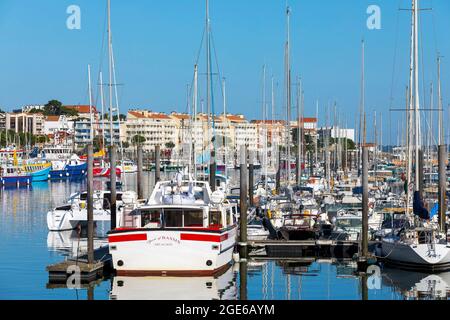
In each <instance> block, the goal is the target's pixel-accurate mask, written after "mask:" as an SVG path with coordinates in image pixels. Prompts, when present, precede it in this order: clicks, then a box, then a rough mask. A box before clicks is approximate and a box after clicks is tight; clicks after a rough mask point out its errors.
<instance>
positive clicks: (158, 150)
mask: <svg viewBox="0 0 450 320" xmlns="http://www.w3.org/2000/svg"><path fill="white" fill-rule="evenodd" d="M160 180H161V147H160V146H155V183H157V182H159V181H160Z"/></svg>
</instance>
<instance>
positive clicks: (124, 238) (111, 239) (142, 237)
mask: <svg viewBox="0 0 450 320" xmlns="http://www.w3.org/2000/svg"><path fill="white" fill-rule="evenodd" d="M145 240H147V234H146V233H139V234H126V235H120V236H110V237H109V238H108V242H109V243H114V242H127V241H145Z"/></svg>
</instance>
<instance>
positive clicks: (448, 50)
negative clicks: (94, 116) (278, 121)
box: [0, 0, 450, 143]
mask: <svg viewBox="0 0 450 320" xmlns="http://www.w3.org/2000/svg"><path fill="white" fill-rule="evenodd" d="M210 2H211V10H210V11H211V12H210V13H211V20H212V28H213V36H214V41H215V47H216V52H217V56H218V62H219V67H220V69H221V74H222V76H224V77H226V79H227V100H228V109H229V111H230V112H234V113H244V114H245V115H246V116H247V117H248V118H251V119H254V118H261V77H262V65H263V64H267V68H268V71H267V72H268V77H270V76H271V75H272V74H273V75H274V76H275V78H276V79H277V81H278V82H279V90H278V92H277V108H278V110H277V113H278V114H280V113H282V112H284V111H282V104H283V99H282V96H283V45H284V41H285V0H210ZM410 2H411V1H410V0H370V1H369V0H340V1H337V0H290V3H289V4H290V6H291V10H292V14H291V20H292V24H291V33H292V67H293V77H296V76H297V75H300V76H301V77H302V79H303V81H304V90H305V110H306V115H307V116H308V115H310V116H312V115H314V113H315V101H316V99H319V101H320V108H321V110H322V111H321V114H320V115H321V117H320V121H321V122H323V121H324V120H325V119H324V117H323V110H324V107H325V106H326V105H327V104H328V103H329V102H334V101H337V104H338V108H339V110H340V113H341V114H342V116H341V118H342V119H346V121H347V123H348V126H351V127H353V126H354V124H355V115H356V114H357V110H358V106H359V99H360V88H359V86H360V84H359V83H360V69H361V68H360V41H361V39H362V38H363V37H364V38H365V41H366V62H367V66H366V80H367V83H366V86H367V110H368V111H372V110H378V111H379V112H383V113H384V115H383V126H384V130H385V134H384V139H389V134H388V133H387V131H388V125H389V123H388V119H389V106H390V104H391V103H390V97H391V92H392V97H393V99H394V100H393V102H392V106H394V107H403V106H404V96H405V93H404V89H405V86H406V84H407V82H408V65H409V35H410V31H409V28H410V26H409V25H410V13H409V12H407V11H399V10H398V8H409V7H410V5H411V4H410ZM71 4H76V5H79V6H80V7H81V13H82V16H81V30H68V29H67V28H66V19H67V17H68V14H67V13H66V9H67V7H68V6H69V5H71ZM371 4H376V5H379V6H380V7H381V10H382V29H381V30H374V31H370V30H368V29H367V27H366V20H367V18H368V15H367V14H366V9H367V7H368V6H369V5H371ZM204 6H205V3H204V1H203V0H196V1H194V0H172V1H168V0H164V1H163V0H146V1H144V0H134V1H119V0H112V20H113V42H114V50H115V58H116V63H117V75H118V82H119V83H123V84H124V85H123V86H121V87H120V89H119V92H120V104H121V111H122V112H124V111H125V110H126V109H128V108H130V107H143V108H149V109H152V110H154V111H167V112H170V111H174V110H176V111H180V112H184V111H186V85H187V84H189V83H191V81H192V76H193V65H194V63H195V61H196V58H197V52H198V50H199V47H200V41H201V37H202V32H203V27H204ZM421 7H423V8H429V7H433V9H434V10H433V11H424V12H423V13H422V21H421V22H422V24H421V27H422V39H423V57H422V59H423V62H424V66H425V68H424V69H423V79H424V83H425V84H426V92H427V97H426V100H427V101H428V100H429V97H428V92H429V89H428V88H429V84H430V82H431V81H436V80H435V79H436V51H437V50H439V51H440V52H441V53H442V55H443V56H445V57H446V58H444V60H443V68H442V81H443V95H444V105H445V106H447V104H448V102H449V101H450V100H449V99H450V92H449V87H450V41H449V40H448V39H449V38H448V33H449V31H450V19H449V18H448V17H449V15H450V1H448V0H422V1H421ZM105 30H106V0H96V1H92V0H91V1H88V0H58V1H54V0H41V1H32V0H14V1H13V0H0V48H1V49H0V86H1V90H0V106H1V107H2V108H3V109H6V110H11V109H14V108H17V107H20V106H22V105H26V104H41V103H45V102H47V101H48V100H50V99H52V98H55V99H59V100H61V101H62V102H63V103H65V104H77V103H87V102H88V94H87V71H86V68H87V64H88V63H89V64H91V65H92V68H93V71H92V72H93V78H95V77H96V76H97V74H98V71H99V68H100V66H101V64H103V68H104V70H105V72H106V64H105V62H106V51H105V50H104V48H103V50H102V44H103V43H104V41H105V40H106V33H105ZM394 58H395V59H394ZM204 60H205V59H204V57H203V55H202V56H200V72H204V69H205V63H204ZM394 60H396V62H395V67H394ZM393 67H394V68H393ZM393 70H394V72H393ZM421 74H422V71H421ZM203 78H204V77H202V79H201V80H202V82H201V84H200V86H201V91H202V92H204V91H205V90H203V88H204V87H205V85H204V79H203ZM421 78H422V77H421ZM392 79H394V82H393V81H392ZM421 80H422V79H421ZM94 82H95V83H97V81H94ZM392 83H394V84H393V85H392ZM219 94H220V92H219V90H216V93H215V95H216V98H220V97H219ZM95 95H96V93H95ZM268 96H269V92H268ZM216 109H218V110H221V103H220V99H217V101H216ZM391 116H392V122H391V124H392V127H394V126H396V125H397V120H398V119H400V116H403V115H401V114H399V113H391ZM343 121H345V120H343ZM368 121H369V122H371V121H372V120H371V118H369V119H368ZM370 130H371V129H370V125H369V133H370ZM396 135H397V134H396V131H395V130H394V129H392V135H391V136H392V139H393V140H396V138H395V137H396ZM384 142H385V143H387V142H388V141H386V140H385V141H384ZM393 142H395V141H393Z"/></svg>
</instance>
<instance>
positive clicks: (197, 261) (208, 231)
mask: <svg viewBox="0 0 450 320" xmlns="http://www.w3.org/2000/svg"><path fill="white" fill-rule="evenodd" d="M124 202H125V201H124ZM126 206H128V207H129V208H130V209H129V210H124V211H123V214H124V217H123V218H122V221H124V223H127V222H128V225H125V226H122V227H121V228H117V229H115V230H112V231H110V232H109V233H108V241H109V252H110V253H111V255H112V260H113V266H114V269H115V270H116V272H117V275H123V276H149V275H150V276H151V275H153V276H161V275H162V276H164V275H167V276H209V275H215V274H219V273H220V272H223V271H224V270H226V268H228V267H229V266H230V264H231V262H232V260H233V251H234V247H235V245H236V237H237V221H236V213H237V211H236V206H235V205H232V204H230V203H228V202H227V201H226V200H225V197H224V195H223V193H221V192H220V191H218V192H214V193H213V192H211V189H210V187H209V185H208V183H207V182H203V181H202V182H200V181H186V180H185V181H183V180H182V177H181V174H180V175H178V176H177V179H176V181H165V182H158V183H157V184H156V186H155V189H154V190H153V192H152V195H151V196H150V199H149V200H148V201H147V203H146V204H144V205H139V204H133V203H128V204H126Z"/></svg>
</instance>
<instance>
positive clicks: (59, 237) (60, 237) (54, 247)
mask: <svg viewBox="0 0 450 320" xmlns="http://www.w3.org/2000/svg"><path fill="white" fill-rule="evenodd" d="M95 231H96V233H95V237H94V250H95V249H98V248H100V247H107V246H108V238H106V236H105V231H104V230H102V229H101V228H96V230H95ZM47 247H48V249H49V250H51V251H56V252H59V253H62V254H63V255H65V256H68V257H70V258H74V257H77V256H80V255H83V254H85V253H87V249H88V248H87V230H86V229H85V228H82V229H81V230H68V231H59V232H55V231H50V232H49V233H48V235H47Z"/></svg>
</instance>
